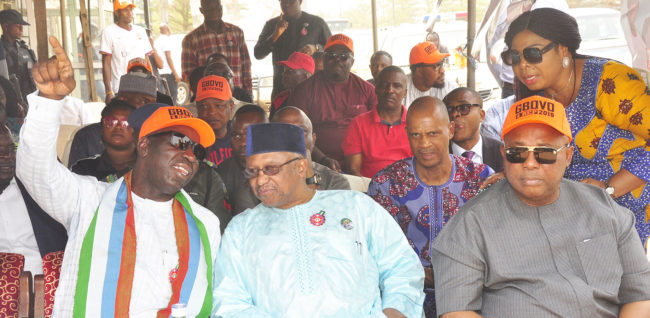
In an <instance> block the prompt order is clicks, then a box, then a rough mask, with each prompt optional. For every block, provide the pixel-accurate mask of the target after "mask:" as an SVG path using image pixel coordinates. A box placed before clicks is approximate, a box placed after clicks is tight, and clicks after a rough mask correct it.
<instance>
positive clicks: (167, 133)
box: [17, 37, 220, 317]
mask: <svg viewBox="0 0 650 318" xmlns="http://www.w3.org/2000/svg"><path fill="white" fill-rule="evenodd" d="M50 44H52V47H53V49H54V52H55V53H56V56H55V57H53V58H51V59H49V60H47V61H45V62H39V63H37V64H36V65H35V66H34V69H33V76H34V80H35V82H36V86H37V87H38V91H37V92H35V93H33V94H31V95H29V96H28V100H29V104H30V110H29V113H28V115H27V117H26V119H25V124H24V125H23V127H22V131H21V143H20V146H19V147H18V154H17V175H18V176H19V178H20V179H21V180H22V181H23V182H24V184H25V187H26V188H27V190H28V191H29V193H30V194H31V195H32V197H33V198H34V200H35V201H36V202H37V203H38V204H39V205H40V206H41V207H42V208H43V210H45V211H46V212H47V213H48V214H50V215H51V216H52V217H53V218H54V219H55V220H57V221H58V222H60V223H61V224H63V225H64V226H65V228H66V229H67V231H68V237H69V239H68V243H67V245H66V250H65V257H64V259H63V267H62V271H61V277H60V282H59V286H58V289H57V291H56V301H55V304H54V316H56V317H98V316H101V317H126V316H129V317H154V316H160V315H163V316H169V314H170V311H171V306H172V305H173V304H175V303H186V304H187V307H188V317H189V316H191V317H195V316H201V317H206V316H208V315H209V314H210V311H211V310H212V297H211V296H212V286H211V284H212V264H213V262H214V260H215V258H216V254H217V249H218V246H219V241H220V231H219V220H218V219H217V217H216V216H215V215H214V214H212V212H210V211H208V210H207V209H205V208H203V207H201V206H199V205H198V204H196V203H194V202H193V201H192V199H191V198H190V197H189V196H188V195H187V193H186V192H185V191H183V190H181V188H182V187H183V186H184V185H185V184H187V183H188V182H189V181H190V179H191V178H192V177H193V176H194V173H195V172H196V171H197V169H198V161H197V158H196V157H195V153H194V151H193V150H194V149H195V148H196V146H197V144H201V145H202V146H209V145H210V144H211V143H213V142H214V133H213V132H212V129H211V128H210V126H209V125H208V124H207V123H205V122H203V121H201V120H200V119H197V118H192V116H191V114H190V113H189V112H188V111H187V110H185V109H184V108H181V107H163V106H161V105H155V104H150V105H145V106H143V107H141V108H140V109H139V110H137V111H134V112H133V113H132V114H131V116H130V117H129V121H128V123H129V126H131V127H134V130H135V131H136V136H139V139H138V141H137V145H136V149H137V159H136V162H135V165H134V168H133V170H132V171H131V172H129V173H127V174H126V175H125V176H124V177H123V178H120V179H119V180H117V181H115V182H113V183H111V184H108V183H103V182H99V181H97V179H95V178H94V177H88V176H79V175H76V174H73V173H72V172H70V171H68V170H67V169H66V168H65V167H64V166H63V165H61V163H59V162H57V160H56V149H55V145H56V136H57V135H58V133H57V131H58V128H59V115H60V113H61V109H62V106H63V103H64V102H65V100H66V98H67V97H66V96H67V95H68V94H69V93H70V92H72V90H73V89H74V87H75V85H76V84H75V81H74V78H73V70H72V65H71V63H70V60H69V59H68V57H67V55H66V53H65V52H64V51H63V48H62V47H61V45H60V44H59V42H58V41H57V40H56V38H54V37H50ZM136 243H137V244H136Z"/></svg>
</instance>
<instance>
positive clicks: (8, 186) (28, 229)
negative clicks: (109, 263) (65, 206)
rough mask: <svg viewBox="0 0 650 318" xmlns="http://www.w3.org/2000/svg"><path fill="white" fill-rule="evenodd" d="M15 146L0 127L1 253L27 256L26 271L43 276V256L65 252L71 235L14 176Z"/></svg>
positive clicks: (5, 131)
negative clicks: (35, 200)
mask: <svg viewBox="0 0 650 318" xmlns="http://www.w3.org/2000/svg"><path fill="white" fill-rule="evenodd" d="M15 172H16V144H15V143H14V141H13V136H12V134H11V131H10V130H9V128H7V126H5V125H0V252H7V253H18V254H22V255H23V256H25V271H29V272H31V273H32V275H38V274H43V261H42V259H43V256H45V254H47V253H50V252H55V251H62V250H64V249H65V243H66V242H67V241H68V235H67V234H66V231H65V228H64V227H63V225H61V224H60V223H59V222H57V221H55V220H54V219H52V217H51V216H49V215H47V213H45V211H43V209H41V207H40V206H39V205H38V204H37V203H36V202H34V199H32V197H31V195H29V193H28V192H27V189H25V186H23V184H22V183H21V182H20V180H19V179H18V178H16V175H15Z"/></svg>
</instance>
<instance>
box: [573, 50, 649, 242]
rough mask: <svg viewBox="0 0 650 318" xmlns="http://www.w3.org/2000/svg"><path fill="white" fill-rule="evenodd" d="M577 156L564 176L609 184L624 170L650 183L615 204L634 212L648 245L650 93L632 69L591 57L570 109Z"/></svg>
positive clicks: (614, 62)
mask: <svg viewBox="0 0 650 318" xmlns="http://www.w3.org/2000/svg"><path fill="white" fill-rule="evenodd" d="M566 111H567V117H568V119H569V123H570V124H571V133H572V135H573V141H572V142H571V143H572V145H573V146H574V147H575V149H576V151H575V152H574V155H573V160H572V162H571V165H570V166H569V168H568V169H567V171H566V173H565V177H567V178H569V179H573V180H582V179H585V178H593V179H597V180H600V181H607V180H609V178H610V177H611V176H612V175H614V174H615V173H616V172H618V171H619V170H620V169H622V168H625V169H626V170H628V171H630V172H631V173H632V174H634V175H635V176H638V177H639V178H641V179H644V180H646V184H644V185H643V186H641V187H639V188H637V189H634V190H633V191H631V192H630V193H627V194H625V195H623V196H621V197H620V198H617V199H616V201H617V202H618V203H619V204H620V205H622V206H625V207H627V208H628V209H630V210H631V211H632V212H634V214H635V216H636V224H635V225H636V228H637V231H638V232H639V236H640V237H641V241H642V242H643V244H644V246H645V244H646V241H647V239H648V235H649V234H650V223H648V220H649V218H650V208H649V203H650V186H648V183H647V181H650V90H649V89H648V87H647V86H646V84H645V82H644V81H643V78H641V76H640V75H639V74H638V73H637V72H636V71H635V70H634V69H632V68H630V67H628V66H626V65H624V64H620V63H618V62H616V61H612V60H606V59H601V58H595V57H590V58H587V60H586V62H585V66H584V70H583V72H582V82H581V83H580V90H579V92H578V96H577V97H576V99H575V101H574V102H573V103H572V104H571V105H570V106H569V107H567V108H566Z"/></svg>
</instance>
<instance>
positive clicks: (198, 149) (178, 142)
mask: <svg viewBox="0 0 650 318" xmlns="http://www.w3.org/2000/svg"><path fill="white" fill-rule="evenodd" d="M165 134H169V135H170V136H169V144H171V145H172V147H174V148H176V149H178V150H181V151H187V149H192V153H193V154H194V157H196V159H197V160H199V161H202V160H203V159H205V155H206V151H205V148H203V146H201V145H200V144H199V143H197V142H195V141H194V140H192V139H190V137H187V136H185V135H183V134H181V133H177V132H175V131H171V132H169V131H167V132H163V133H159V134H154V135H152V136H159V135H165Z"/></svg>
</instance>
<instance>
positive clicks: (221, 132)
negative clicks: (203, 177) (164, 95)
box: [196, 75, 233, 166]
mask: <svg viewBox="0 0 650 318" xmlns="http://www.w3.org/2000/svg"><path fill="white" fill-rule="evenodd" d="M232 107H233V101H232V93H231V92H230V85H229V84H228V81H227V80H226V79H225V78H223V77H221V76H215V75H208V76H204V77H203V78H201V80H200V81H199V84H198V87H197V91H196V109H197V112H198V114H199V116H198V117H199V118H201V119H203V120H205V122H207V123H208V125H210V127H212V130H213V131H214V135H215V138H216V141H215V142H214V144H213V145H212V146H210V147H209V148H207V149H206V157H207V159H208V160H209V161H210V162H212V163H213V164H214V165H215V166H219V165H220V164H221V163H222V162H223V161H224V160H226V159H228V158H230V157H231V156H232V143H231V142H230V130H231V127H230V113H231V112H232Z"/></svg>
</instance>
